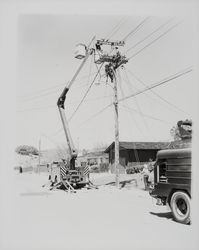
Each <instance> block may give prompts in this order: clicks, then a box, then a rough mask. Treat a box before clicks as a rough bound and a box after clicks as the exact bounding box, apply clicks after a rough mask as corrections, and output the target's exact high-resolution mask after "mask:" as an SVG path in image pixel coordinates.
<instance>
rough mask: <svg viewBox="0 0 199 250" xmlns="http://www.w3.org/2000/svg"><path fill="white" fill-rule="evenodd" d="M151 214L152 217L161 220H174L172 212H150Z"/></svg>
mask: <svg viewBox="0 0 199 250" xmlns="http://www.w3.org/2000/svg"><path fill="white" fill-rule="evenodd" d="M150 214H152V215H156V216H158V217H160V218H165V219H172V220H173V216H172V213H171V212H164V213H154V212H150Z"/></svg>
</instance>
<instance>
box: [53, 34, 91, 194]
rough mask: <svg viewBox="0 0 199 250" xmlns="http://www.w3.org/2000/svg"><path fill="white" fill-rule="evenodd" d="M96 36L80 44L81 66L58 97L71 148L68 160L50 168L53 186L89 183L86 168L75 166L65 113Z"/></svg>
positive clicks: (72, 144)
mask: <svg viewBox="0 0 199 250" xmlns="http://www.w3.org/2000/svg"><path fill="white" fill-rule="evenodd" d="M94 39H95V37H94V38H93V39H92V41H91V42H90V44H89V46H86V45H84V44H78V45H77V50H76V52H75V54H76V56H75V57H76V58H77V59H83V61H82V63H81V64H80V66H79V68H78V69H77V71H76V73H75V74H74V76H73V78H72V80H71V81H70V82H69V83H68V84H67V86H66V87H65V88H64V90H63V91H62V93H61V95H60V96H59V98H58V101H57V106H58V110H59V114H60V118H61V121H62V125H63V129H64V133H65V137H66V141H67V145H68V149H69V155H68V162H67V163H66V162H65V161H63V162H59V163H57V164H54V165H53V164H52V165H51V169H50V175H49V179H50V181H51V183H52V185H53V186H56V187H58V186H59V187H60V186H64V187H65V188H67V189H68V188H71V189H73V188H79V187H83V186H85V185H86V184H88V183H89V180H88V178H87V176H86V171H85V169H82V168H79V169H77V168H76V166H75V161H76V158H77V151H76V149H75V147H74V143H73V140H72V137H71V134H70V130H69V126H68V122H67V119H66V114H65V100H66V95H67V93H68V91H69V89H70V88H71V86H72V85H73V83H74V82H75V79H76V78H77V76H78V74H79V72H80V71H81V69H82V68H83V66H84V64H85V63H86V61H87V60H88V58H89V56H90V55H92V54H93V51H94V49H93V48H90V45H91V43H92V42H93V40H94Z"/></svg>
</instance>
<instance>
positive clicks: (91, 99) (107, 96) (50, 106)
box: [17, 95, 111, 112]
mask: <svg viewBox="0 0 199 250" xmlns="http://www.w3.org/2000/svg"><path fill="white" fill-rule="evenodd" d="M110 97H111V96H110V95H105V96H101V97H97V98H89V99H87V100H85V102H90V101H98V100H101V99H106V98H110ZM75 103H79V101H74V102H70V103H68V104H67V105H71V104H75ZM48 108H56V105H49V106H43V107H35V108H30V109H24V110H17V112H28V111H33V110H42V109H48Z"/></svg>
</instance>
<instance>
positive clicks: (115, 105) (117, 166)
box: [113, 71, 120, 188]
mask: <svg viewBox="0 0 199 250" xmlns="http://www.w3.org/2000/svg"><path fill="white" fill-rule="evenodd" d="M113 89H114V108H115V185H116V187H118V188H119V182H120V180H119V121H118V93H117V77H116V71H114V87H113Z"/></svg>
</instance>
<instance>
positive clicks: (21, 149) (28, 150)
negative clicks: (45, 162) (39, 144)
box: [15, 145, 39, 155]
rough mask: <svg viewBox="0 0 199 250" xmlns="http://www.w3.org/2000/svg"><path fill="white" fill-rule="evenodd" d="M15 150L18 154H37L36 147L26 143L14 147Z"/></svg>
mask: <svg viewBox="0 0 199 250" xmlns="http://www.w3.org/2000/svg"><path fill="white" fill-rule="evenodd" d="M15 152H16V153H18V154H20V155H39V151H38V149H37V148H35V147H33V146H28V145H21V146H18V147H16V149H15Z"/></svg>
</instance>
